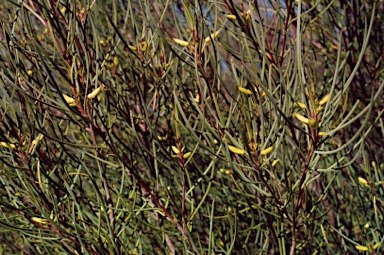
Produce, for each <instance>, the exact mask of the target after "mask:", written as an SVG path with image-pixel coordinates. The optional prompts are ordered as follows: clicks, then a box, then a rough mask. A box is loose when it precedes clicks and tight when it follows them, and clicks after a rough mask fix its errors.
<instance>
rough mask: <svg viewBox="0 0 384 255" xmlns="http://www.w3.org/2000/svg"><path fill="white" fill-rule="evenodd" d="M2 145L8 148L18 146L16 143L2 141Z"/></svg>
mask: <svg viewBox="0 0 384 255" xmlns="http://www.w3.org/2000/svg"><path fill="white" fill-rule="evenodd" d="M0 145H1V146H3V147H5V148H8V149H14V148H16V146H15V145H14V144H12V143H6V142H0Z"/></svg>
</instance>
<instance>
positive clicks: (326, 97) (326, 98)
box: [319, 94, 330, 105]
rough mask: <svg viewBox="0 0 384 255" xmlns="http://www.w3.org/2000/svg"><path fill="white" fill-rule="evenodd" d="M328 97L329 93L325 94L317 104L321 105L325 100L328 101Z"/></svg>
mask: <svg viewBox="0 0 384 255" xmlns="http://www.w3.org/2000/svg"><path fill="white" fill-rule="evenodd" d="M329 98H330V95H329V94H327V95H325V96H324V97H323V98H322V99H321V100H320V102H319V105H323V104H325V103H326V102H328V100H329Z"/></svg>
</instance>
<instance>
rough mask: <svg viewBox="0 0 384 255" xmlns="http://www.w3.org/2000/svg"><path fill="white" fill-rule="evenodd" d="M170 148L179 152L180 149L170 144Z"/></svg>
mask: <svg viewBox="0 0 384 255" xmlns="http://www.w3.org/2000/svg"><path fill="white" fill-rule="evenodd" d="M171 148H172V150H173V152H174V153H176V154H179V152H180V151H179V149H178V148H177V147H176V146H173V145H172V146H171Z"/></svg>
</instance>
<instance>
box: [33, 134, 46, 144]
mask: <svg viewBox="0 0 384 255" xmlns="http://www.w3.org/2000/svg"><path fill="white" fill-rule="evenodd" d="M43 138H44V135H43V134H39V135H38V136H37V137H36V138H35V139H34V140H33V141H32V144H36V143H37V142H38V141H41V140H42V139H43Z"/></svg>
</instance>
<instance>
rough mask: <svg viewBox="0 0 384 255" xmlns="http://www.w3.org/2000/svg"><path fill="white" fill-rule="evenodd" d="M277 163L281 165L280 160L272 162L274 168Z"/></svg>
mask: <svg viewBox="0 0 384 255" xmlns="http://www.w3.org/2000/svg"><path fill="white" fill-rule="evenodd" d="M277 163H279V160H278V159H275V160H274V161H273V162H272V167H275V166H276V165H277Z"/></svg>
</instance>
